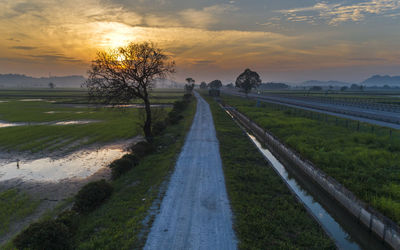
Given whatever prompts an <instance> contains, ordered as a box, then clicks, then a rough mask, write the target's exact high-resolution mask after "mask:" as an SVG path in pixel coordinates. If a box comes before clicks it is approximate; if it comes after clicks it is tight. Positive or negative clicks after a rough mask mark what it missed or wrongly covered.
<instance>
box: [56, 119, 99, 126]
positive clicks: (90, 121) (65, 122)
mask: <svg viewBox="0 0 400 250" xmlns="http://www.w3.org/2000/svg"><path fill="white" fill-rule="evenodd" d="M94 122H99V121H94V120H87V121H63V122H56V123H53V124H50V125H57V126H59V125H77V124H89V123H94Z"/></svg>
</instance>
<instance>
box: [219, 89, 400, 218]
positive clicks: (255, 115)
mask: <svg viewBox="0 0 400 250" xmlns="http://www.w3.org/2000/svg"><path fill="white" fill-rule="evenodd" d="M223 100H224V101H225V102H226V103H227V104H229V105H231V106H234V107H236V108H237V109H238V110H239V111H240V112H242V113H244V114H245V115H247V116H248V117H249V118H250V119H252V120H254V121H255V122H256V123H257V124H259V125H260V126H261V127H263V128H266V129H268V130H269V131H270V132H272V133H273V134H274V135H275V136H277V137H278V138H280V140H282V141H283V142H284V143H286V144H287V145H288V146H289V147H291V148H293V149H294V150H296V151H297V152H298V153H300V154H301V155H302V156H303V157H305V158H307V159H309V160H311V161H312V162H313V163H314V164H316V166H317V167H319V168H320V169H322V170H323V171H324V172H326V173H327V174H328V175H330V176H332V177H333V178H335V179H336V180H337V181H339V182H340V183H341V184H343V185H344V186H345V187H346V188H347V189H349V190H350V191H352V192H353V193H354V194H355V195H356V196H358V197H359V198H360V199H361V200H363V201H365V202H367V203H368V204H370V205H371V206H372V207H374V208H375V209H377V210H378V211H380V212H382V213H383V214H384V215H386V216H387V217H389V218H391V219H392V220H393V221H395V222H396V223H398V224H399V223H400V136H399V135H400V133H399V131H393V135H392V136H391V137H390V136H389V135H388V134H389V133H376V132H377V131H383V130H384V129H383V128H380V127H377V126H372V125H368V126H366V125H365V124H364V125H363V126H366V127H369V129H368V131H371V128H372V129H373V131H374V132H373V133H371V132H367V131H366V130H364V131H358V130H357V129H356V128H355V127H354V126H352V127H351V126H348V127H346V126H344V125H343V122H342V123H340V121H345V119H340V120H339V123H338V124H337V125H336V123H335V119H336V118H334V117H330V116H326V117H325V118H324V117H323V116H322V117H320V116H319V115H318V114H317V113H314V112H308V111H307V112H304V111H300V110H297V109H293V108H285V107H283V106H279V105H271V104H262V107H259V108H257V107H256V106H255V104H256V103H255V101H251V100H246V99H241V98H235V97H227V96H225V97H224V98H223ZM349 123H350V122H349ZM353 123H354V122H353Z"/></svg>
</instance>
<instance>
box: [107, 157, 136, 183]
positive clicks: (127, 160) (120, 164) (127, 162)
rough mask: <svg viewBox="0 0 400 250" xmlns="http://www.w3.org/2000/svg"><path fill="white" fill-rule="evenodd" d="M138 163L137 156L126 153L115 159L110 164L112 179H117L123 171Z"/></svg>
mask: <svg viewBox="0 0 400 250" xmlns="http://www.w3.org/2000/svg"><path fill="white" fill-rule="evenodd" d="M138 163H139V159H138V158H137V156H135V155H132V154H126V155H124V156H123V157H122V158H121V159H118V160H115V161H114V162H112V163H111V164H110V168H111V176H112V179H114V180H115V179H117V178H118V177H120V176H121V175H123V174H124V173H126V172H128V171H129V170H131V169H132V168H133V167H134V166H136V165H137V164H138Z"/></svg>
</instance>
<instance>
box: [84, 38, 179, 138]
mask: <svg viewBox="0 0 400 250" xmlns="http://www.w3.org/2000/svg"><path fill="white" fill-rule="evenodd" d="M174 72H175V62H174V61H172V60H170V58H169V56H167V55H166V54H165V53H164V52H163V51H162V50H161V49H159V48H157V47H156V45H154V44H153V43H148V42H144V43H130V44H129V45H127V46H125V47H120V48H117V49H115V50H110V51H100V52H98V53H97V56H96V58H95V60H94V61H93V62H92V66H91V68H90V69H89V71H88V74H89V78H88V80H87V81H86V83H85V85H86V86H87V88H88V90H89V96H90V97H91V98H95V99H99V100H101V101H103V102H105V103H109V104H118V103H128V102H130V101H132V100H133V99H136V98H139V99H141V100H142V101H143V103H144V105H145V114H146V117H145V121H144V124H143V132H144V135H145V137H146V139H147V140H151V138H152V131H151V127H152V113H151V106H150V98H149V91H150V90H151V89H152V88H153V86H154V80H155V79H165V78H166V77H167V76H168V75H169V74H171V73H174Z"/></svg>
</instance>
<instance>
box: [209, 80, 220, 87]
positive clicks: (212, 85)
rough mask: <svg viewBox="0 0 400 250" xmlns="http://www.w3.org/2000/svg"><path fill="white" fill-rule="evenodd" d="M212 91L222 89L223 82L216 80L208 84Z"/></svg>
mask: <svg viewBox="0 0 400 250" xmlns="http://www.w3.org/2000/svg"><path fill="white" fill-rule="evenodd" d="M208 86H209V87H210V88H212V89H219V88H221V87H222V82H221V81H220V80H214V81H212V82H210V83H209V84H208Z"/></svg>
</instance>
